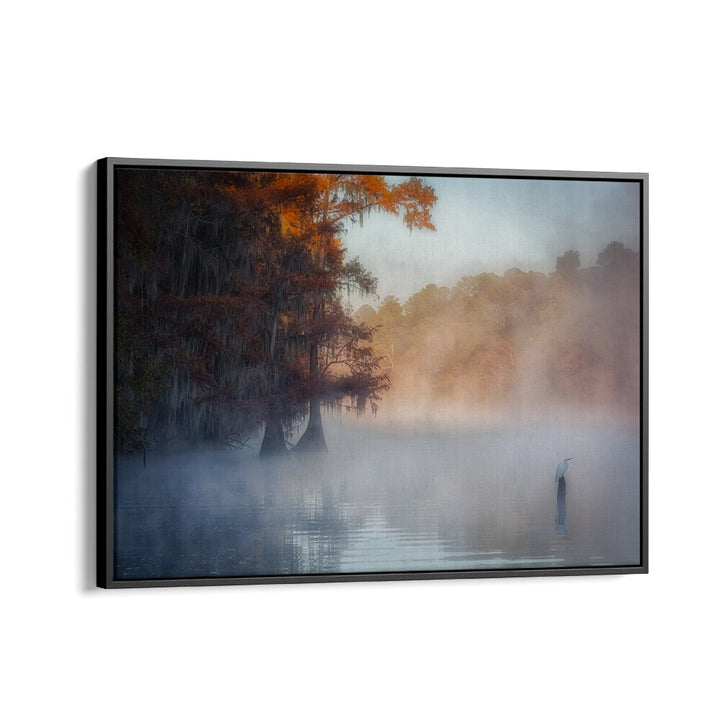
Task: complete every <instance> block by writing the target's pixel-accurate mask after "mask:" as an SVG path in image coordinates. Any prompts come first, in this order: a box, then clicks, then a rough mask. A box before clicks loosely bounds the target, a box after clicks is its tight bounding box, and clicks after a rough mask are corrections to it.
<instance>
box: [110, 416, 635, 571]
mask: <svg viewBox="0 0 720 720" xmlns="http://www.w3.org/2000/svg"><path fill="white" fill-rule="evenodd" d="M325 434H326V438H327V442H328V448H329V450H328V452H327V453H324V454H319V455H315V454H311V455H307V454H300V453H290V454H288V456H287V457H283V458H280V459H277V460H260V459H259V458H258V457H257V447H259V446H258V445H255V449H250V448H246V449H243V450H232V449H221V450H213V451H203V452H184V453H174V454H171V453H168V454H161V453H148V455H147V460H146V463H145V464H144V463H143V459H142V458H141V457H138V456H129V457H120V458H117V459H116V466H115V471H116V484H115V485H116V497H115V571H116V579H151V578H193V577H243V576H245V577H249V576H265V575H296V574H327V573H330V574H337V573H377V572H409V571H438V570H476V569H477V570H482V569H491V570H503V569H512V570H515V569H522V568H527V569H533V568H535V569H537V568H548V567H549V568H552V567H579V566H582V567H588V566H608V565H612V566H619V565H637V564H638V563H639V561H640V547H639V537H640V527H639V522H640V492H639V479H638V478H639V476H640V473H639V443H638V435H637V433H636V432H633V431H632V429H623V428H621V427H618V426H617V425H613V424H607V425H603V424H596V423H593V422H587V421H582V420H577V421H573V422H567V421H566V422H564V423H562V424H559V423H554V422H551V421H536V422H533V423H524V424H522V426H520V427H518V426H517V425H516V424H515V425H512V426H511V425H508V426H507V427H482V426H478V427H472V426H464V427H456V428H455V429H454V430H453V431H452V432H448V431H447V429H446V430H445V431H444V432H443V431H442V430H440V429H438V428H432V427H424V426H422V425H414V426H412V427H408V428H403V427H402V426H395V427H393V426H388V425H382V424H380V423H377V422H374V421H373V420H372V419H367V420H363V421H356V420H355V419H354V418H342V420H339V419H333V418H332V417H326V418H325ZM565 457H573V460H572V461H571V462H570V469H569V470H568V472H567V476H566V481H565V482H562V481H561V482H560V483H556V482H555V467H556V465H557V463H558V462H559V461H560V460H562V459H563V458H565Z"/></svg>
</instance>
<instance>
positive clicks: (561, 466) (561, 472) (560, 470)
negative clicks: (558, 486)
mask: <svg viewBox="0 0 720 720" xmlns="http://www.w3.org/2000/svg"><path fill="white" fill-rule="evenodd" d="M569 460H572V458H571V457H569V458H565V459H564V460H563V461H562V462H560V463H558V466H557V468H556V470H555V482H557V481H558V480H560V478H563V479H564V478H565V473H566V472H567V469H568V461H569Z"/></svg>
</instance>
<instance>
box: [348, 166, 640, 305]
mask: <svg viewBox="0 0 720 720" xmlns="http://www.w3.org/2000/svg"><path fill="white" fill-rule="evenodd" d="M406 179H407V178H405V177H390V178H388V181H389V182H391V183H393V184H394V183H398V182H403V181H404V180H406ZM425 180H426V182H427V184H429V185H431V186H432V187H433V188H434V189H435V193H436V195H437V197H438V200H437V203H436V205H435V207H434V209H433V212H432V216H433V223H434V224H435V227H436V228H437V231H436V232H432V231H428V230H413V231H412V233H410V232H409V231H408V229H407V228H406V227H405V225H404V224H403V221H402V217H399V216H392V215H386V214H382V215H381V214H378V213H375V214H372V215H370V216H369V217H366V218H365V220H364V222H363V226H362V227H361V226H360V225H359V224H352V225H351V224H348V226H347V230H348V232H347V234H346V235H345V236H344V244H345V246H346V247H347V258H348V259H350V258H353V257H355V256H357V257H359V258H360V261H361V262H362V264H363V265H364V266H365V267H366V268H367V269H368V270H369V271H370V272H372V273H373V274H374V275H375V276H376V277H377V278H378V295H379V297H380V298H381V299H382V298H384V297H386V296H387V295H395V296H396V297H397V298H398V299H399V300H400V301H401V302H405V301H406V300H407V299H408V297H410V296H411V295H412V294H413V293H415V292H417V291H418V290H420V289H421V288H422V287H424V286H425V285H427V284H428V283H435V284H436V285H447V286H448V287H452V286H453V285H454V284H455V283H456V282H457V281H458V280H459V279H460V278H461V277H463V276H465V275H477V274H478V273H481V272H495V273H498V274H500V275H501V274H503V273H504V272H505V271H506V270H508V269H509V268H511V267H519V268H520V269H521V270H526V271H527V270H536V271H539V272H543V273H549V272H552V271H553V270H554V269H555V261H556V259H557V257H558V256H559V255H562V254H563V253H565V252H566V251H567V250H577V251H578V252H579V253H580V262H581V265H582V267H589V266H591V265H594V264H595V262H596V260H597V256H598V254H599V253H600V252H601V251H602V250H603V248H605V247H606V246H607V245H608V244H609V243H611V242H613V241H616V240H617V241H620V242H621V243H623V244H624V245H625V247H628V248H630V249H632V250H638V249H639V244H640V238H639V213H640V205H639V198H640V190H639V184H638V183H635V182H623V181H594V180H593V181H590V180H532V179H508V178H457V177H427V178H425ZM363 302H368V303H369V304H371V305H376V304H377V303H376V302H375V300H374V299H373V298H367V299H365V300H362V301H360V302H358V301H357V300H356V299H353V305H355V306H356V307H357V306H358V305H359V304H362V303H363Z"/></svg>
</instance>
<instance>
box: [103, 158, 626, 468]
mask: <svg viewBox="0 0 720 720" xmlns="http://www.w3.org/2000/svg"><path fill="white" fill-rule="evenodd" d="M115 190H116V209H115V236H114V241H115V242H114V257H115V278H114V281H115V282H114V292H115V296H114V303H115V328H114V356H115V388H114V390H115V418H114V428H115V438H116V447H117V449H118V451H119V452H122V453H133V452H143V453H144V452H146V451H147V450H149V449H154V448H161V447H172V446H181V447H188V446H192V445H193V444H196V443H197V444H199V443H207V442H211V443H225V444H229V445H231V446H244V445H247V444H248V442H249V440H250V439H251V438H253V437H257V436H258V434H259V435H260V437H261V438H262V440H261V444H260V447H259V452H260V454H261V455H270V454H276V453H282V452H285V451H286V450H287V449H288V448H289V443H288V442H287V438H289V437H290V434H291V433H293V432H294V431H297V430H298V429H302V428H304V432H303V433H302V435H301V437H300V439H299V441H298V442H297V444H296V445H295V448H296V449H297V450H303V449H307V450H323V449H325V448H326V445H325V438H324V433H323V427H322V419H321V413H320V408H321V406H322V405H325V406H332V407H336V408H337V407H344V408H347V409H350V410H353V411H356V412H363V411H364V410H365V409H366V408H369V409H370V410H371V411H373V412H375V411H376V410H377V409H378V403H379V402H380V400H381V399H382V398H383V397H384V396H386V393H388V391H390V390H391V388H392V390H391V395H392V397H393V398H394V399H395V398H397V399H405V400H408V401H410V400H412V399H413V398H417V397H418V396H419V395H420V394H421V393H422V396H423V398H425V399H427V400H429V401H431V402H442V403H453V404H458V405H459V406H462V405H475V406H478V405H480V406H482V405H492V404H494V405H498V404H503V403H512V402H515V401H516V400H517V398H518V397H522V398H523V399H524V401H525V402H533V401H537V402H540V401H546V400H547V399H548V398H550V399H553V400H555V401H558V402H568V403H574V404H582V405H588V404H595V405H602V406H603V407H609V408H611V409H612V410H613V411H627V412H633V411H634V412H636V411H637V401H638V397H639V386H638V383H639V372H638V363H639V348H640V344H639V343H640V340H639V338H640V327H639V322H640V313H639V309H640V308H639V282H640V263H639V258H638V254H637V253H636V252H633V251H631V250H629V249H627V248H625V247H623V246H622V245H621V244H620V243H611V244H609V245H608V246H607V247H606V248H605V249H604V250H603V251H602V252H601V253H600V255H599V256H598V258H597V264H596V265H594V266H593V267H589V268H581V267H580V260H579V254H578V252H577V251H575V250H569V251H568V252H566V253H565V254H564V255H562V256H561V257H559V258H557V264H556V269H555V272H553V273H551V274H549V275H544V274H542V273H537V272H524V271H521V270H519V269H517V268H513V269H510V270H508V271H507V272H505V273H504V275H502V276H499V275H495V274H489V273H484V274H480V275H475V276H467V277H463V278H462V279H460V280H459V281H458V282H457V283H456V285H455V286H454V287H453V288H447V287H437V286H435V285H428V286H426V287H424V288H422V289H421V290H419V291H418V292H417V293H416V294H414V295H413V296H412V297H411V298H410V299H409V300H407V302H405V303H401V302H400V301H398V300H397V299H396V298H394V297H388V298H385V299H384V300H383V301H382V302H381V303H380V304H379V306H377V307H376V308H373V307H371V305H370V304H368V305H365V306H363V307H362V308H360V310H358V311H357V312H356V313H354V314H353V313H352V311H351V309H350V308H349V306H348V305H347V304H346V302H345V299H346V297H347V293H348V292H349V291H356V292H357V291H359V292H360V293H364V294H366V295H367V296H368V301H369V302H372V298H373V297H374V293H375V290H376V279H375V278H374V277H372V275H371V274H370V273H369V272H368V271H367V270H366V269H365V268H364V267H363V266H362V264H361V262H360V261H359V260H358V259H357V258H347V257H346V252H345V248H344V247H343V244H342V234H343V231H344V229H345V228H346V226H347V224H348V223H354V222H362V219H363V217H364V216H365V215H367V213H369V212H383V213H388V214H391V215H396V216H398V220H399V221H402V222H403V223H404V224H405V226H406V227H408V228H410V229H413V228H424V229H429V230H434V227H433V224H432V217H431V211H432V208H433V206H434V204H435V202H436V196H435V193H434V191H433V189H432V188H431V187H430V186H428V185H427V184H426V183H425V182H424V181H423V180H422V179H418V178H410V179H404V181H403V182H397V183H395V184H392V183H391V182H389V181H388V179H387V178H384V177H382V176H375V175H348V174H340V175H330V174H313V173H283V172H255V171H253V172H241V171H232V172H230V171H227V172H226V171H201V170H193V171H190V170H179V169H158V168H118V169H117V170H116V175H115ZM478 232H479V233H480V232H482V228H478ZM408 248H409V249H408V252H412V249H411V248H412V243H410V244H409V246H408Z"/></svg>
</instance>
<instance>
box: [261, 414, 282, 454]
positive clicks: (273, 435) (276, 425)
mask: <svg viewBox="0 0 720 720" xmlns="http://www.w3.org/2000/svg"><path fill="white" fill-rule="evenodd" d="M286 452H287V445H286V443H285V433H284V432H283V428H282V423H281V422H280V420H268V421H267V423H266V425H265V434H264V435H263V440H262V444H261V445H260V457H268V456H271V455H280V454H281V453H286Z"/></svg>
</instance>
